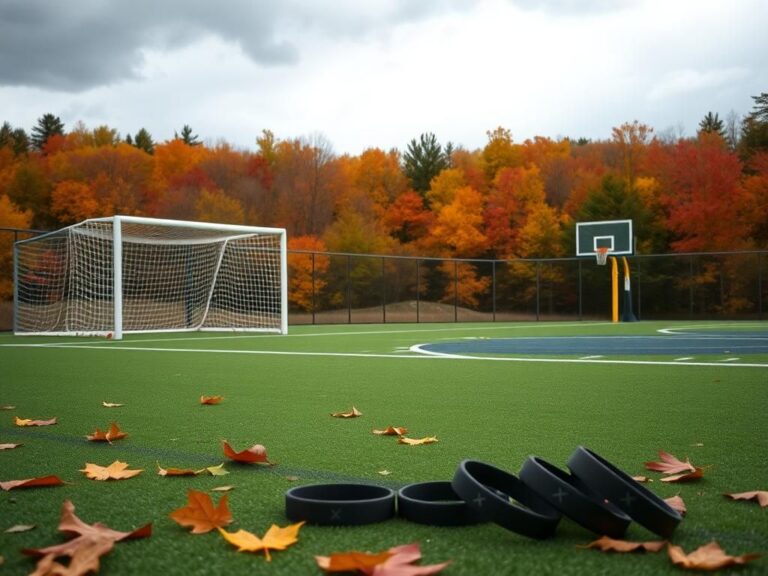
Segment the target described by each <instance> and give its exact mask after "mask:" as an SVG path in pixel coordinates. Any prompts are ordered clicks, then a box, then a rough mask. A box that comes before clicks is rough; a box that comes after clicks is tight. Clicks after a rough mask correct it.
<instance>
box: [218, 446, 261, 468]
mask: <svg viewBox="0 0 768 576" xmlns="http://www.w3.org/2000/svg"><path fill="white" fill-rule="evenodd" d="M222 444H223V446H224V456H226V457H227V458H230V459H232V460H234V461H235V462H244V463H246V464H269V465H270V466H272V462H270V461H269V460H267V449H266V448H264V446H262V445H261V444H254V445H253V446H251V447H250V448H247V449H245V450H242V451H241V452H235V450H234V449H233V448H232V446H230V445H229V442H227V441H226V440H224V441H223V442H222Z"/></svg>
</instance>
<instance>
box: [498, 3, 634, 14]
mask: <svg viewBox="0 0 768 576" xmlns="http://www.w3.org/2000/svg"><path fill="white" fill-rule="evenodd" d="M510 2H511V3H512V4H514V5H515V6H518V7H520V8H522V9H523V10H538V11H541V12H547V13H551V14H553V15H562V16H579V15H583V16H588V15H593V14H599V13H603V12H618V11H621V10H624V9H625V8H629V7H631V6H633V5H635V4H637V0H510Z"/></svg>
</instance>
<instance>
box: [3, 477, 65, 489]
mask: <svg viewBox="0 0 768 576" xmlns="http://www.w3.org/2000/svg"><path fill="white" fill-rule="evenodd" d="M62 484H64V481H63V480H62V479H61V478H59V477H58V476H55V475H51V476H41V477H39V478H27V479H26V480H8V481H6V482H0V488H2V489H3V490H6V491H8V490H13V489H14V488H35V487H38V486H61V485H62Z"/></svg>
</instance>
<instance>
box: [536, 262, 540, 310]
mask: <svg viewBox="0 0 768 576" xmlns="http://www.w3.org/2000/svg"><path fill="white" fill-rule="evenodd" d="M540 311H541V262H539V261H538V260H536V321H537V322H538V321H539V313H540Z"/></svg>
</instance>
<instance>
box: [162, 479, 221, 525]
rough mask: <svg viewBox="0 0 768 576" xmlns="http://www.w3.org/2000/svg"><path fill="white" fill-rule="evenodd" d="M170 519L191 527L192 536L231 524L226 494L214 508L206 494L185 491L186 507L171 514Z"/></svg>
mask: <svg viewBox="0 0 768 576" xmlns="http://www.w3.org/2000/svg"><path fill="white" fill-rule="evenodd" d="M170 517H171V519H172V520H173V521H174V522H176V523H177V524H180V525H182V526H191V527H192V534H205V533H206V532H210V531H211V530H213V529H214V528H221V527H222V526H226V525H227V524H229V523H230V522H232V513H231V512H230V511H229V507H228V506H227V495H226V494H224V496H222V497H221V499H220V500H219V504H218V505H217V506H216V507H215V508H214V506H213V501H212V500H211V497H210V496H208V494H206V493H205V492H199V491H197V490H192V489H190V490H188V491H187V505H186V506H183V507H181V508H179V509H178V510H174V511H173V512H171V514H170Z"/></svg>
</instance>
